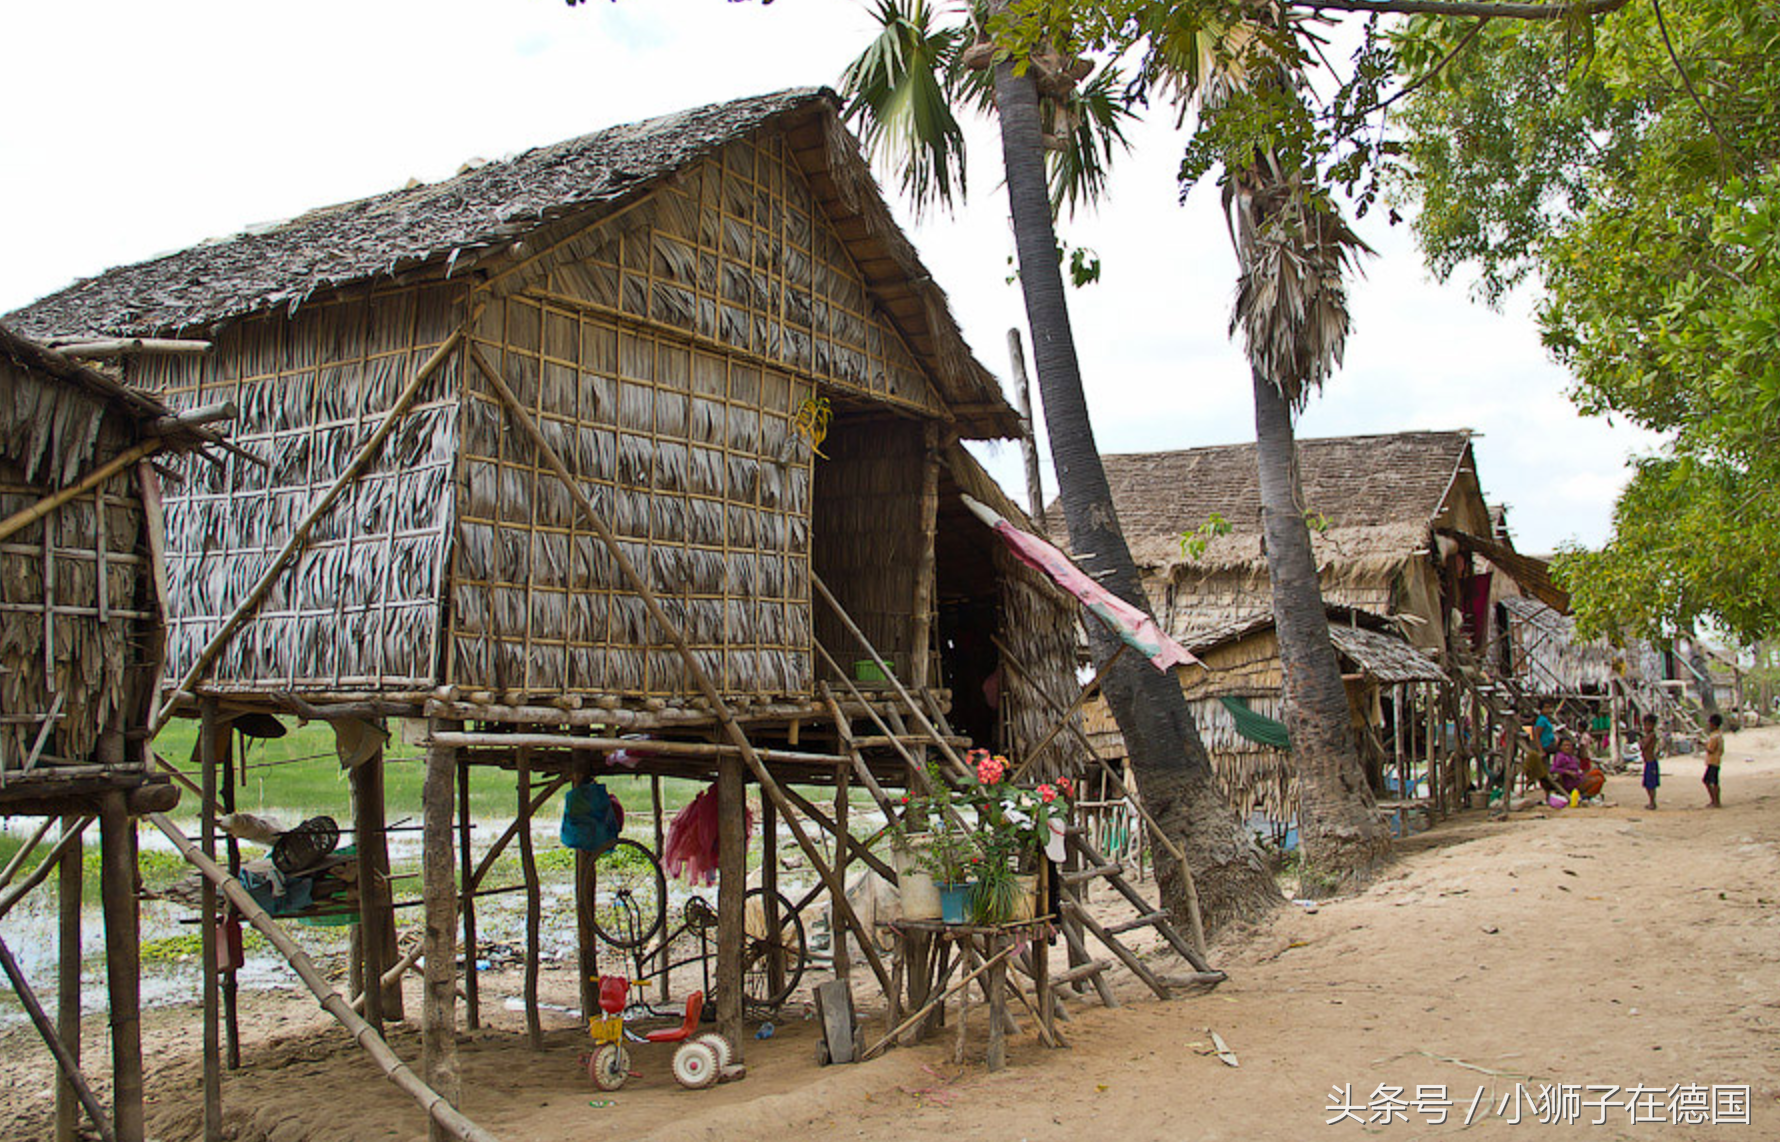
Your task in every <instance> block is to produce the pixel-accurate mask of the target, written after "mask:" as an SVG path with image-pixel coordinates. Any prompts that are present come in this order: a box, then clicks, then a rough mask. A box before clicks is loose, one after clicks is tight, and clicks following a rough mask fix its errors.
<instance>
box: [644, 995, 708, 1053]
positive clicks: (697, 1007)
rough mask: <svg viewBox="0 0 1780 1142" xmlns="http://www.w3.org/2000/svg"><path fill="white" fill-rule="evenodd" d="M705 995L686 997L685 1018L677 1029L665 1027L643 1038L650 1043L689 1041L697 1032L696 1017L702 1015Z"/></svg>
mask: <svg viewBox="0 0 1780 1142" xmlns="http://www.w3.org/2000/svg"><path fill="white" fill-rule="evenodd" d="M704 1010H705V993H704V992H702V991H695V992H693V993H692V994H691V995H689V996H687V997H686V1018H685V1019H683V1020H681V1022H680V1025H679V1026H678V1027H666V1028H663V1029H662V1030H660V1031H650V1032H648V1033H647V1034H645V1035H644V1036H643V1038H644V1039H647V1040H648V1041H649V1042H651V1043H678V1042H681V1041H682V1040H685V1039H689V1038H691V1037H692V1036H693V1034H694V1033H696V1032H697V1031H698V1017H699V1016H700V1015H702V1014H704Z"/></svg>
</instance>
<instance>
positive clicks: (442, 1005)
mask: <svg viewBox="0 0 1780 1142" xmlns="http://www.w3.org/2000/svg"><path fill="white" fill-rule="evenodd" d="M432 726H433V728H435V729H442V728H443V727H444V724H443V723H441V722H436V721H435V722H433V723H432ZM456 770H457V751H456V750H454V749H452V748H450V747H449V746H440V745H431V746H429V747H428V748H427V755H426V784H425V785H424V786H423V787H422V791H421V805H422V829H421V882H422V894H423V896H424V898H425V904H426V908H425V911H426V920H425V932H426V934H425V937H424V939H425V948H426V953H425V954H426V984H425V991H424V992H423V993H422V1000H421V1006H420V1044H421V1077H422V1079H423V1081H424V1082H425V1083H426V1085H427V1086H428V1087H430V1088H432V1089H433V1090H434V1091H437V1092H438V1093H439V1094H440V1095H441V1096H442V1097H443V1098H444V1099H445V1100H446V1101H447V1102H449V1103H450V1104H451V1105H452V1106H458V1105H459V1104H460V1103H461V1102H462V1099H463V1089H462V1084H461V1082H460V1080H459V1075H458V1068H457V886H456V884H454V883H453V881H454V880H455V879H456V878H455V877H454V876H453V874H452V868H451V863H452V861H451V858H452V851H451V850H452V843H451V810H452V802H453V800H454V797H453V794H454V793H455V791H456V777H457V772H456ZM472 970H473V965H472ZM427 1136H428V1138H429V1139H430V1140H431V1142H443V1139H444V1138H445V1137H447V1134H446V1133H445V1131H444V1130H443V1129H442V1128H441V1127H440V1126H439V1123H438V1120H437V1119H436V1118H433V1119H429V1120H428V1123H427Z"/></svg>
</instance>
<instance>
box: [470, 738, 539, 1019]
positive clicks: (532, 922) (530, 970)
mask: <svg viewBox="0 0 1780 1142" xmlns="http://www.w3.org/2000/svg"><path fill="white" fill-rule="evenodd" d="M465 768H466V769H467V768H468V767H465ZM531 783H532V771H531V753H530V751H528V750H523V749H522V750H520V751H519V756H518V765H517V767H516V769H515V773H514V784H515V786H516V789H517V793H518V800H519V817H518V819H517V821H515V824H517V825H518V826H519V867H520V870H521V872H522V874H523V875H524V877H525V1041H526V1043H527V1045H529V1046H530V1047H531V1049H532V1050H534V1051H542V1050H543V1049H544V1021H543V1019H542V1018H541V1017H540V1016H539V1014H538V944H539V943H540V941H541V939H542V934H543V925H544V912H543V905H544V901H543V894H542V890H541V887H540V885H539V883H538V861H537V858H536V857H535V856H534V855H533V854H532V798H531V792H532V789H531ZM474 969H475V965H474V964H471V965H469V970H471V971H474Z"/></svg>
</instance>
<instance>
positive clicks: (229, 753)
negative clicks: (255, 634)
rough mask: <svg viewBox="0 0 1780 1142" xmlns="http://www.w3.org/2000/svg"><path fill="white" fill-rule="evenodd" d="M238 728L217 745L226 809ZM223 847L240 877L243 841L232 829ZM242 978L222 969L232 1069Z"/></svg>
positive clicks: (236, 1062)
mask: <svg viewBox="0 0 1780 1142" xmlns="http://www.w3.org/2000/svg"><path fill="white" fill-rule="evenodd" d="M235 737H236V734H235V731H234V728H233V726H231V727H230V728H229V729H228V730H227V731H226V732H225V733H224V734H223V735H222V736H221V737H220V738H218V739H217V742H216V745H217V749H218V751H219V755H218V757H217V767H218V769H219V770H220V771H221V772H220V776H221V778H222V808H223V812H225V813H233V812H234V811H235V789H236V785H235ZM241 760H242V761H246V760H247V745H246V739H242V746H241ZM223 847H224V849H225V850H226V851H227V852H228V854H229V875H230V876H232V877H235V878H236V879H237V880H239V879H240V877H241V842H240V841H239V840H238V839H237V838H236V837H235V834H233V833H229V834H228V835H227V836H226V837H225V838H224V840H223ZM240 993H241V981H240V979H239V978H238V973H237V971H236V969H234V968H230V969H229V970H228V971H226V972H224V973H222V1013H223V1066H224V1067H226V1068H227V1069H229V1070H231V1071H238V1070H240V1069H241V1002H240Z"/></svg>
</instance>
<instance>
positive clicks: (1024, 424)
mask: <svg viewBox="0 0 1780 1142" xmlns="http://www.w3.org/2000/svg"><path fill="white" fill-rule="evenodd" d="M1007 355H1008V360H1009V361H1010V362H1011V363H1012V365H1013V369H1014V411H1016V412H1018V413H1019V414H1020V458H1021V459H1022V460H1024V461H1025V463H1026V504H1027V508H1028V510H1030V511H1031V512H1032V522H1033V523H1036V524H1037V525H1038V530H1039V531H1040V532H1045V531H1049V530H1050V529H1049V528H1048V527H1047V526H1046V525H1045V493H1044V480H1043V478H1042V477H1041V476H1040V475H1039V470H1038V440H1037V438H1036V437H1034V436H1033V434H1032V383H1031V382H1030V381H1028V380H1027V379H1026V350H1025V348H1024V347H1023V346H1021V344H1020V331H1019V330H1018V329H1009V330H1008V331H1007Z"/></svg>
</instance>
